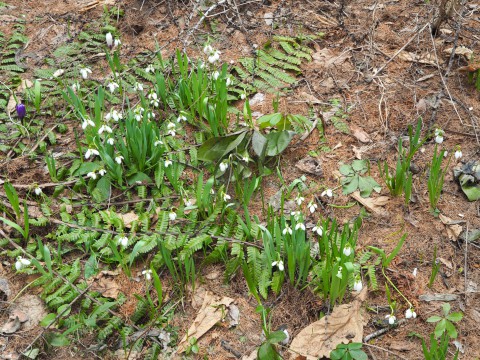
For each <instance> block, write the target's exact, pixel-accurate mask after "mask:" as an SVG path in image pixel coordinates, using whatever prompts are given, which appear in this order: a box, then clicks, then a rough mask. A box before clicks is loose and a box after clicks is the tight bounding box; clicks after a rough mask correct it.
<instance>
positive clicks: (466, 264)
mask: <svg viewBox="0 0 480 360" xmlns="http://www.w3.org/2000/svg"><path fill="white" fill-rule="evenodd" d="M468 225H469V223H468V221H467V229H466V231H465V263H464V265H463V273H464V276H465V285H464V289H463V290H464V291H465V304H466V305H468V298H467V294H468V291H467V286H468V283H467V269H468Z"/></svg>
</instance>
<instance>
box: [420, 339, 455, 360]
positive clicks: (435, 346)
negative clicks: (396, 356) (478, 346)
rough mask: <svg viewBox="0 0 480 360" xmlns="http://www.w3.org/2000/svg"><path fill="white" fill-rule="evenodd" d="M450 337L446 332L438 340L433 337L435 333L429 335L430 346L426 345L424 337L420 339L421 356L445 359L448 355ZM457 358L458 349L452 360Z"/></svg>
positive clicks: (439, 359) (429, 358)
mask: <svg viewBox="0 0 480 360" xmlns="http://www.w3.org/2000/svg"><path fill="white" fill-rule="evenodd" d="M449 342H450V337H449V336H448V334H444V335H442V336H441V338H440V340H437V339H435V335H434V334H431V335H430V348H428V347H427V343H426V341H425V339H422V350H423V357H424V358H425V360H446V358H447V355H448V344H449ZM457 359H458V350H457V352H456V353H455V355H454V356H453V360H457Z"/></svg>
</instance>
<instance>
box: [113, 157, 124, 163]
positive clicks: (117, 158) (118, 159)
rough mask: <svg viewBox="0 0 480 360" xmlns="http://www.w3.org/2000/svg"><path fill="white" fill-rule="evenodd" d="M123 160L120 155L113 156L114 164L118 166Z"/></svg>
mask: <svg viewBox="0 0 480 360" xmlns="http://www.w3.org/2000/svg"><path fill="white" fill-rule="evenodd" d="M123 160H124V158H123V156H122V155H118V156H115V162H116V163H117V164H119V165H120V164H121V163H122V161H123Z"/></svg>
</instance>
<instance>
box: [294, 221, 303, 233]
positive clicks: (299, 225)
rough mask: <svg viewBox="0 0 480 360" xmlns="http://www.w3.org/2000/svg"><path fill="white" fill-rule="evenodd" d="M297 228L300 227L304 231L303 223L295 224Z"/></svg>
mask: <svg viewBox="0 0 480 360" xmlns="http://www.w3.org/2000/svg"><path fill="white" fill-rule="evenodd" d="M298 229H302V230H303V231H305V224H304V223H298V224H297V225H295V230H298Z"/></svg>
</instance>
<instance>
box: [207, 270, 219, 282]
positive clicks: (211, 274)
mask: <svg viewBox="0 0 480 360" xmlns="http://www.w3.org/2000/svg"><path fill="white" fill-rule="evenodd" d="M219 276H220V272H219V271H217V270H214V271H212V272H209V273H208V274H207V275H205V279H207V280H215V279H218V277H219Z"/></svg>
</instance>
